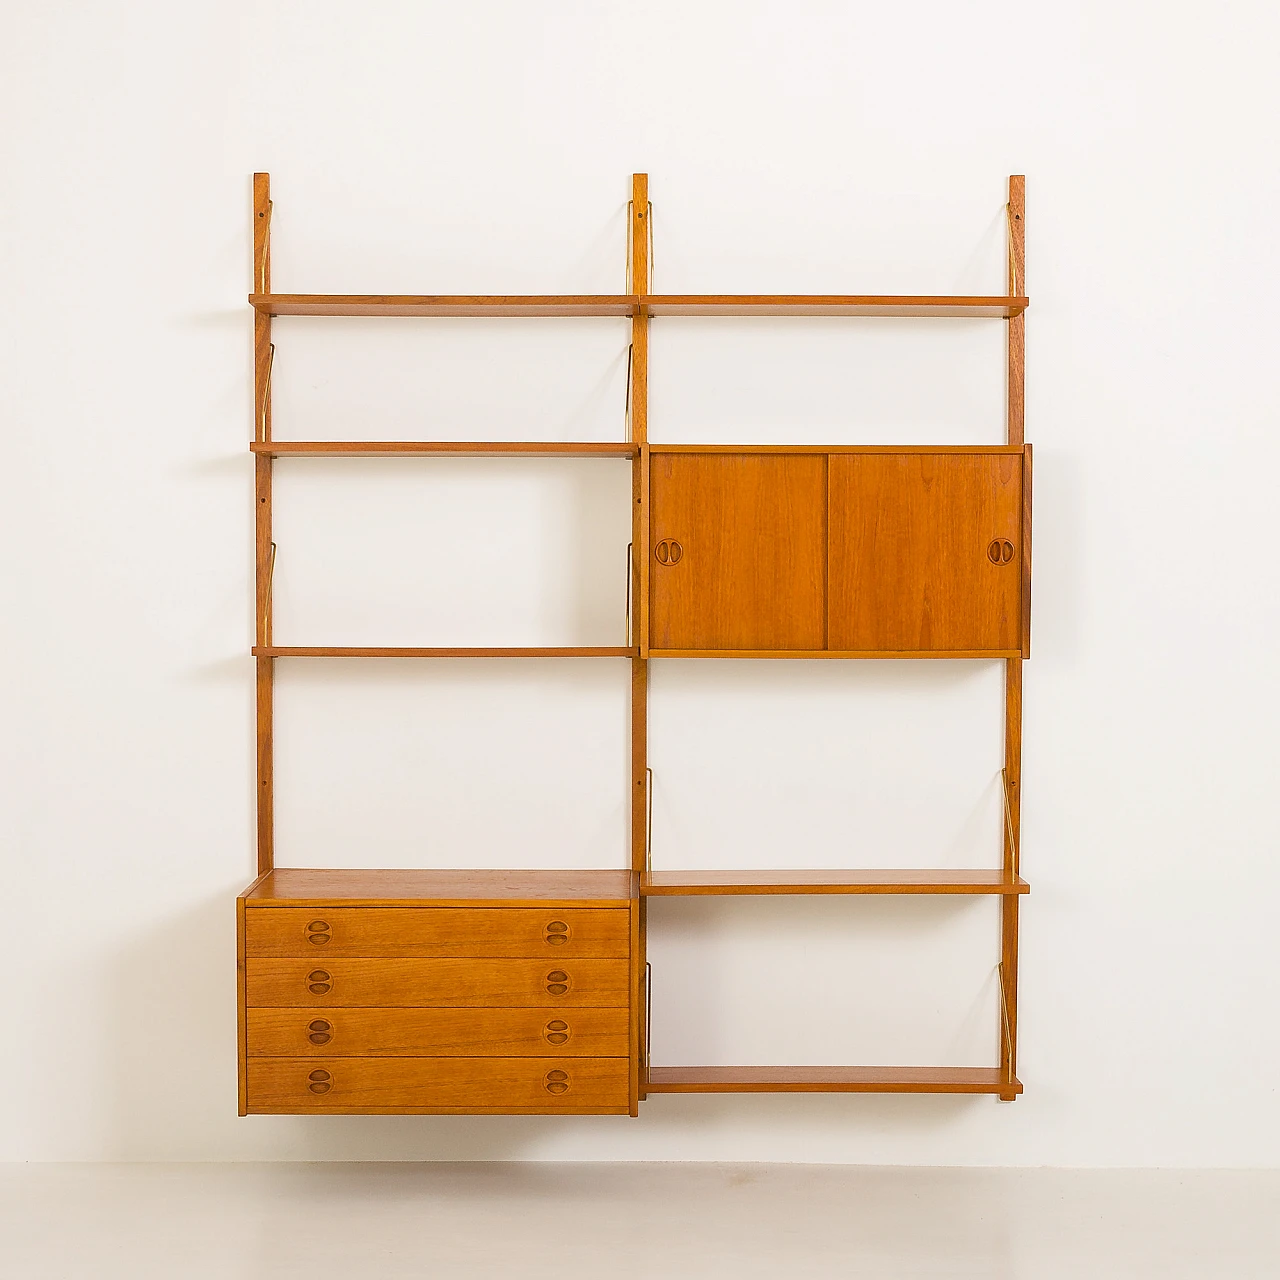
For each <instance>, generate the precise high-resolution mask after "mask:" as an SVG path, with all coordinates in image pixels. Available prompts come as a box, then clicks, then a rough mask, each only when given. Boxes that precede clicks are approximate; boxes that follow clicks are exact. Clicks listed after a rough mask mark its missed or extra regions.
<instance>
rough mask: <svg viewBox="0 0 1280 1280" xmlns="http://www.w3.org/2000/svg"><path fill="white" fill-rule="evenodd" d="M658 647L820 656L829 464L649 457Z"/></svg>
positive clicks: (790, 457)
mask: <svg viewBox="0 0 1280 1280" xmlns="http://www.w3.org/2000/svg"><path fill="white" fill-rule="evenodd" d="M649 473H650V492H651V505H650V512H651V514H650V527H649V557H650V564H649V580H650V584H651V592H652V604H651V642H652V644H653V647H654V648H655V649H821V648H823V647H824V646H825V630H826V628H825V622H826V619H825V608H826V601H825V590H824V585H825V581H826V459H825V457H824V456H822V455H794V454H787V455H777V454H773V455H769V454H753V453H741V454H734V453H728V454H725V453H721V454H653V455H651V457H650V464H649Z"/></svg>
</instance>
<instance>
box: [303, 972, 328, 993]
mask: <svg viewBox="0 0 1280 1280" xmlns="http://www.w3.org/2000/svg"><path fill="white" fill-rule="evenodd" d="M307 990H308V991H310V992H311V994H312V995H313V996H327V995H328V994H329V992H330V991H332V990H333V978H332V977H330V976H329V972H328V970H327V969H312V970H311V972H310V973H309V974H307Z"/></svg>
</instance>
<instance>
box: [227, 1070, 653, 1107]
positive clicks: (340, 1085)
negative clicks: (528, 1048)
mask: <svg viewBox="0 0 1280 1280" xmlns="http://www.w3.org/2000/svg"><path fill="white" fill-rule="evenodd" d="M627 1069H628V1067H627V1060H626V1058H572V1057H560V1058H320V1059H317V1058H251V1059H250V1060H249V1090H248V1092H249V1112H250V1114H254V1113H257V1112H262V1113H270V1114H278V1115H290V1114H307V1113H314V1112H328V1113H330V1114H334V1113H342V1112H351V1113H355V1114H378V1113H391V1114H413V1113H417V1112H422V1113H432V1112H444V1113H448V1112H457V1111H462V1112H474V1113H493V1114H499V1115H502V1114H508V1115H510V1114H522V1113H533V1114H545V1115H565V1114H574V1113H579V1114H590V1113H593V1112H608V1113H613V1114H620V1115H625V1114H626V1113H627ZM313 1085H318V1086H321V1087H322V1090H323V1091H321V1092H317V1091H316V1090H314V1089H313V1087H312V1086H313Z"/></svg>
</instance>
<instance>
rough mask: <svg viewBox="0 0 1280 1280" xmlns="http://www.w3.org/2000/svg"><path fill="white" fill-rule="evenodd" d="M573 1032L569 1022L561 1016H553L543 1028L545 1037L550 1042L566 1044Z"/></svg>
mask: <svg viewBox="0 0 1280 1280" xmlns="http://www.w3.org/2000/svg"><path fill="white" fill-rule="evenodd" d="M571 1034H572V1033H571V1032H570V1030H569V1024H568V1023H567V1022H565V1021H563V1020H562V1019H560V1018H552V1020H551V1021H550V1022H548V1023H547V1025H546V1026H545V1027H543V1028H542V1035H543V1038H544V1039H545V1040H546V1042H547V1043H548V1044H566V1043H567V1042H568V1039H569V1036H570V1035H571Z"/></svg>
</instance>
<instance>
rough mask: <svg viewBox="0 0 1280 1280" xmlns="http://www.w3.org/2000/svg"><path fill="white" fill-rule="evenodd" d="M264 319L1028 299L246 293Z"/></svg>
mask: <svg viewBox="0 0 1280 1280" xmlns="http://www.w3.org/2000/svg"><path fill="white" fill-rule="evenodd" d="M249 301H250V303H251V304H252V305H253V307H254V308H255V309H256V310H257V311H258V313H259V314H260V315H264V316H473V317H484V316H495V317H502V316H633V317H634V316H899V317H911V316H916V317H921V318H924V319H936V318H952V319H999V320H1007V319H1009V318H1011V317H1013V316H1020V315H1021V314H1022V313H1023V312H1024V311H1025V310H1026V309H1027V307H1028V306H1029V305H1030V302H1029V299H1027V298H1018V297H1006V296H1004V295H998V294H997V295H949V294H920V295H907V294H826V293H812V294H805V293H780V294H766V293H758V294H757V293H740V294H731V293H669V294H657V293H655V294H633V293H632V294H627V293H618V294H603V293H597V294H526V295H519V294H503V295H494V294H385V293H251V294H250V295H249Z"/></svg>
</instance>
